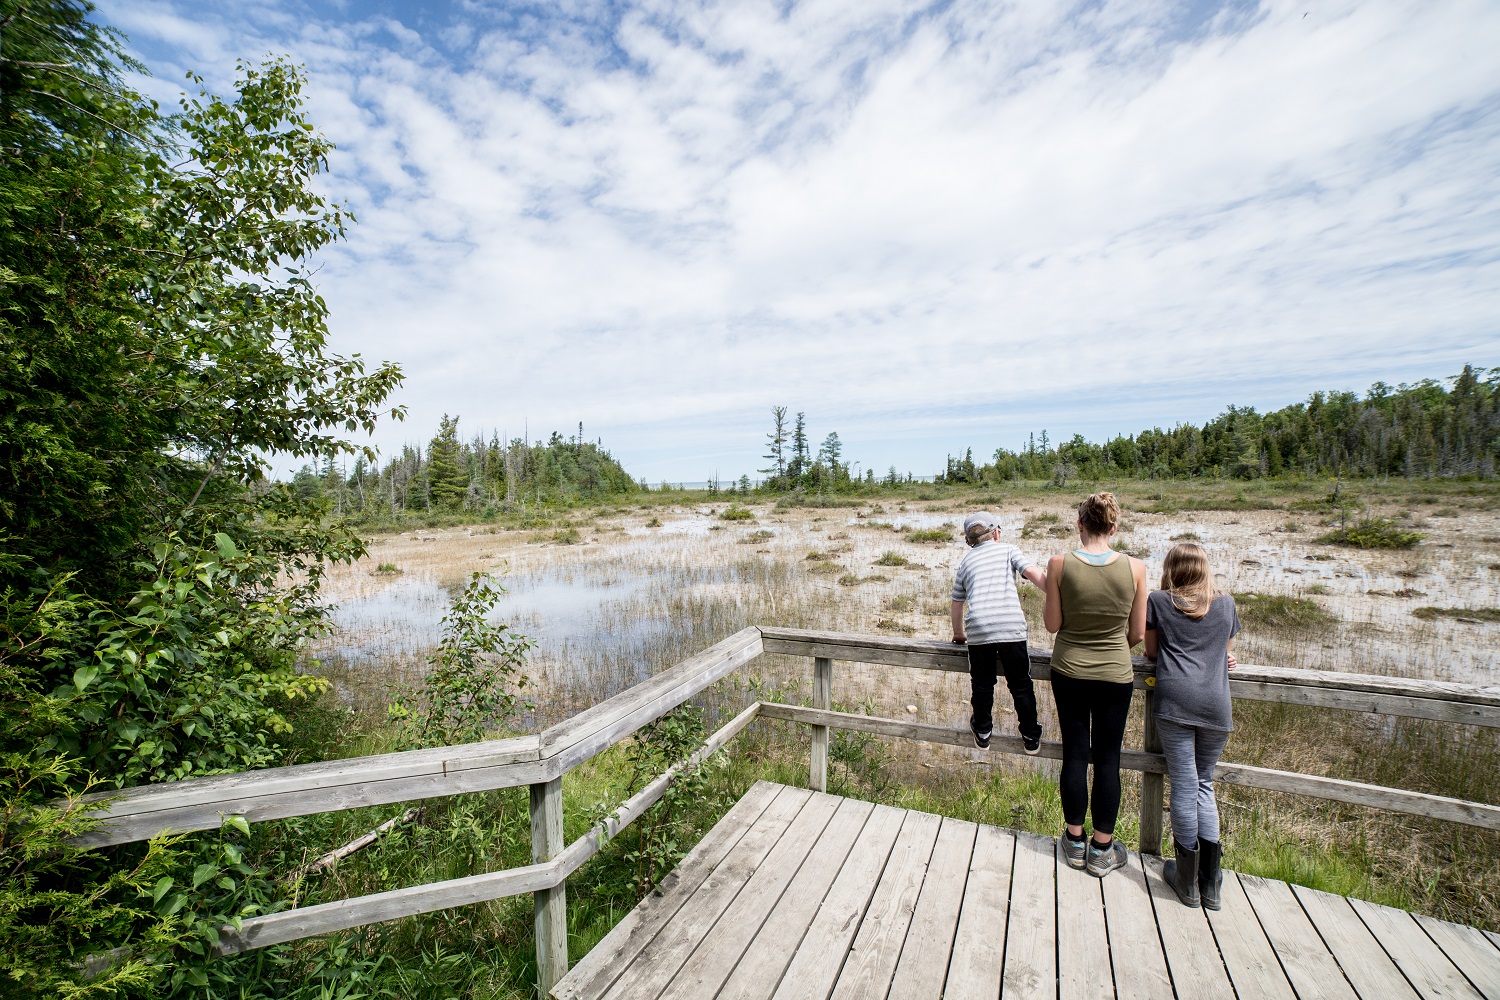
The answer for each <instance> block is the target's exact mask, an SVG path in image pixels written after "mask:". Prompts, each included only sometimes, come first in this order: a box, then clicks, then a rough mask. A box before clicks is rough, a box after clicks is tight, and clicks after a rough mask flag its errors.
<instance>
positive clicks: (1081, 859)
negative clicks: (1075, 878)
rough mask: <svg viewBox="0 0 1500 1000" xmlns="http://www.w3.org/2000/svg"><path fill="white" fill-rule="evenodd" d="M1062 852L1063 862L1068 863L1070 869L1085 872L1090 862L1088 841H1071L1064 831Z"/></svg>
mask: <svg viewBox="0 0 1500 1000" xmlns="http://www.w3.org/2000/svg"><path fill="white" fill-rule="evenodd" d="M1062 850H1063V860H1064V861H1066V862H1067V863H1068V867H1069V868H1076V869H1078V870H1079V871H1083V866H1084V864H1085V863H1086V862H1087V860H1088V853H1089V842H1088V839H1087V838H1084V839H1083V840H1070V839H1069V838H1068V834H1067V831H1066V830H1065V831H1063V836H1062Z"/></svg>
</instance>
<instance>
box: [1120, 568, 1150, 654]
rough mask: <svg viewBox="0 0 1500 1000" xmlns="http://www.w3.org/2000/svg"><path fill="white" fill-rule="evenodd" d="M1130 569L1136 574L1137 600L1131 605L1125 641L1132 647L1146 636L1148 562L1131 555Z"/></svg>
mask: <svg viewBox="0 0 1500 1000" xmlns="http://www.w3.org/2000/svg"><path fill="white" fill-rule="evenodd" d="M1129 558H1130V571H1131V572H1132V573H1133V574H1135V600H1134V601H1132V602H1131V605H1130V624H1129V625H1127V626H1126V628H1125V642H1126V644H1127V645H1129V646H1131V647H1132V648H1133V647H1134V646H1135V644H1136V643H1138V642H1140V641H1141V640H1142V639H1144V638H1145V637H1146V564H1145V563H1143V562H1141V561H1140V560H1139V559H1137V558H1135V557H1134V556H1130V557H1129Z"/></svg>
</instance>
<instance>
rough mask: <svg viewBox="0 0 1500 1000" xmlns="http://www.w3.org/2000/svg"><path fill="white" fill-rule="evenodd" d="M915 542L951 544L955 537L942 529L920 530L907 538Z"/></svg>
mask: <svg viewBox="0 0 1500 1000" xmlns="http://www.w3.org/2000/svg"><path fill="white" fill-rule="evenodd" d="M906 537H907V538H908V539H909V540H911V541H913V542H951V541H953V535H952V533H950V532H947V531H944V530H943V529H941V528H918V529H917V530H915V531H913V532H911V533H910V534H908V535H907V536H906Z"/></svg>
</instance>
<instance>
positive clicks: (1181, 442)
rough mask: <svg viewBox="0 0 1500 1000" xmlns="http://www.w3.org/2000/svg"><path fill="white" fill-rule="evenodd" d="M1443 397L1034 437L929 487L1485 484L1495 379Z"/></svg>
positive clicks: (1382, 391) (1370, 400)
mask: <svg viewBox="0 0 1500 1000" xmlns="http://www.w3.org/2000/svg"><path fill="white" fill-rule="evenodd" d="M1446 382H1447V383H1448V384H1447V385H1446V386H1445V385H1444V384H1443V383H1442V382H1438V381H1436V380H1434V379H1423V380H1422V381H1420V382H1416V383H1414V384H1411V385H1400V386H1397V387H1395V388H1392V387H1391V386H1388V385H1386V384H1385V383H1384V382H1376V383H1375V384H1374V385H1373V386H1371V387H1370V390H1369V392H1367V393H1365V395H1364V397H1363V398H1360V396H1359V395H1358V394H1357V393H1353V392H1316V393H1313V394H1312V395H1311V396H1309V397H1308V399H1307V402H1305V403H1294V404H1292V405H1291V406H1285V407H1282V408H1281V409H1279V410H1275V411H1272V412H1271V413H1265V414H1261V413H1257V412H1255V410H1254V409H1253V408H1251V407H1238V406H1231V407H1229V409H1227V410H1225V411H1224V412H1223V413H1221V414H1220V415H1219V416H1217V417H1215V418H1214V419H1212V420H1210V421H1208V422H1207V423H1206V424H1204V425H1203V426H1201V427H1199V426H1196V425H1194V424H1179V425H1177V426H1176V427H1174V428H1172V429H1171V430H1169V431H1164V430H1162V429H1161V428H1159V427H1158V428H1152V429H1151V430H1146V431H1141V432H1140V433H1139V434H1135V435H1133V436H1132V435H1120V436H1118V437H1115V438H1114V439H1112V440H1110V441H1108V442H1106V443H1104V444H1095V443H1093V442H1091V441H1086V440H1084V438H1083V436H1082V435H1081V434H1079V435H1074V436H1073V438H1072V439H1071V440H1068V441H1065V442H1063V443H1060V444H1055V445H1054V444H1053V443H1052V442H1049V441H1048V438H1047V433H1046V432H1045V431H1043V432H1042V435H1041V438H1040V440H1038V439H1036V438H1035V437H1034V436H1033V438H1032V439H1031V440H1029V441H1028V442H1027V445H1026V447H1025V448H1023V449H1021V450H1019V451H1008V450H1006V449H1004V448H999V449H996V451H995V455H994V460H993V461H992V462H989V463H987V464H983V465H978V464H976V463H975V462H974V459H973V453H972V451H970V452H969V453H967V454H965V455H964V457H962V458H952V457H950V458H949V459H948V464H947V468H946V469H945V470H944V471H943V473H942V475H941V476H940V479H942V480H943V481H946V482H950V483H982V482H995V481H1005V480H1017V479H1032V480H1035V479H1052V480H1053V481H1056V482H1066V481H1067V480H1069V479H1073V478H1075V477H1076V478H1082V479H1104V478H1109V477H1114V476H1128V477H1135V478H1142V479H1167V478H1193V477H1214V478H1233V479H1258V478H1261V477H1265V476H1280V475H1286V474H1293V475H1344V476H1402V477H1407V478H1436V477H1444V478H1459V477H1473V478H1477V479H1489V478H1491V477H1493V476H1494V475H1495V466H1496V455H1497V452H1500V368H1491V369H1489V370H1487V371H1486V370H1484V369H1476V368H1474V367H1473V366H1471V365H1466V366H1464V370H1463V372H1462V373H1461V374H1459V375H1456V376H1454V377H1452V378H1450V379H1447V380H1446Z"/></svg>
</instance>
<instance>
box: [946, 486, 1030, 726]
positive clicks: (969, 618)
mask: <svg viewBox="0 0 1500 1000" xmlns="http://www.w3.org/2000/svg"><path fill="white" fill-rule="evenodd" d="M964 541H965V542H967V543H968V545H969V551H968V552H966V553H964V558H963V561H962V562H960V563H959V564H958V572H957V573H956V574H955V575H954V577H953V605H952V609H951V610H952V618H953V641H954V642H955V643H958V644H960V645H963V644H965V643H966V644H967V645H968V647H969V680H970V683H971V684H972V690H973V696H972V698H971V699H970V703H971V704H972V705H973V707H974V714H973V715H971V716H970V717H969V728H970V729H971V730H972V731H973V733H974V744H975V745H976V746H979V747H981V748H982V747H987V746H989V745H990V735H991V733H992V731H993V729H994V718H993V716H992V715H991V712H992V710H993V708H994V704H995V679H996V674H997V670H996V663H997V662H998V663H999V668H1000V671H1003V672H1004V674H1005V685H1006V687H1008V688H1010V696H1011V700H1012V701H1014V702H1015V706H1016V717H1017V719H1018V720H1019V722H1020V727H1019V728H1020V730H1021V745H1022V748H1023V749H1024V750H1025V751H1026V752H1027V753H1028V754H1032V755H1034V754H1037V753H1039V752H1040V751H1041V749H1042V726H1041V723H1040V722H1038V721H1037V717H1036V691H1035V689H1034V688H1033V687H1032V685H1031V657H1030V655H1029V654H1028V653H1027V651H1026V613H1025V612H1023V611H1022V610H1021V598H1020V596H1019V595H1018V594H1017V593H1016V574H1017V573H1019V574H1021V576H1023V577H1025V578H1026V579H1027V580H1030V581H1031V582H1032V583H1033V584H1035V585H1036V586H1038V587H1041V588H1043V589H1046V586H1047V574H1046V571H1044V570H1042V569H1040V568H1039V567H1037V566H1035V565H1033V564H1032V563H1031V562H1029V561H1028V560H1027V559H1026V557H1025V556H1023V555H1021V551H1020V550H1019V549H1017V548H1016V547H1015V546H1014V545H1009V544H1007V543H1005V542H1002V541H1000V527H999V525H998V524H996V522H995V516H994V515H993V514H991V513H989V512H988V511H979V512H978V513H975V514H970V515H969V516H968V517H966V518H964ZM966 601H967V602H968V605H969V609H968V613H967V614H965V613H964V603H965V602H966Z"/></svg>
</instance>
